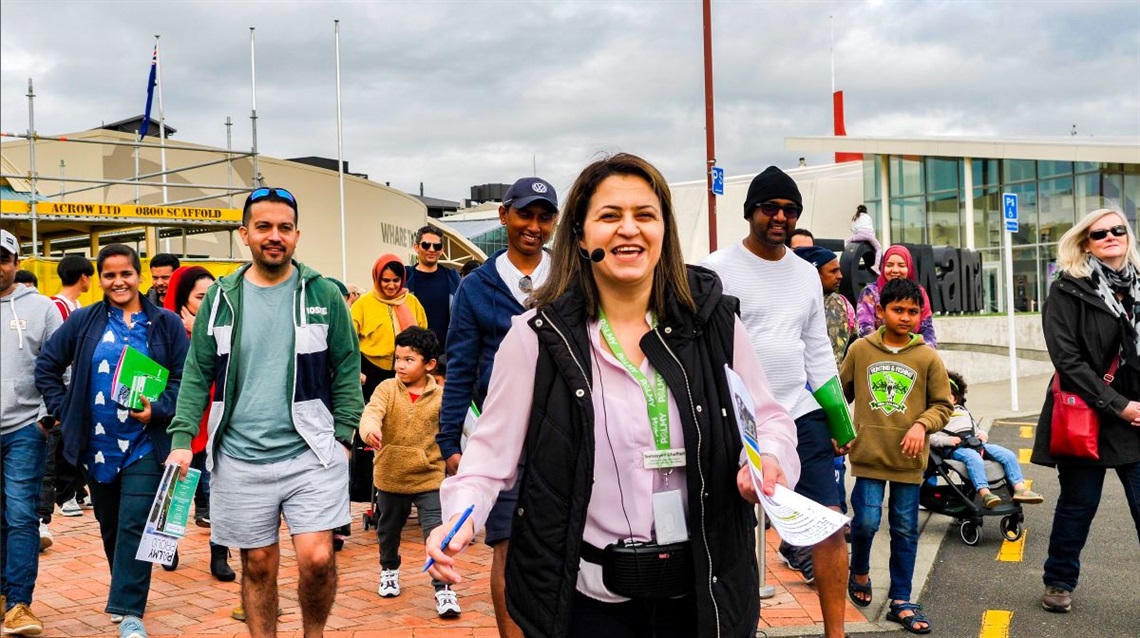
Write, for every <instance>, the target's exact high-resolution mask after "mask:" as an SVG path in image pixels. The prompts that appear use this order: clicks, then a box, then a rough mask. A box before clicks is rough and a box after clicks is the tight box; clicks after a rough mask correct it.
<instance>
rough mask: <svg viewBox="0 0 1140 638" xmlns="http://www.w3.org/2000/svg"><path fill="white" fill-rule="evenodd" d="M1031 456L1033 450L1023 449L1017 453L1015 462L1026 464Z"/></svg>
mask: <svg viewBox="0 0 1140 638" xmlns="http://www.w3.org/2000/svg"><path fill="white" fill-rule="evenodd" d="M1031 456H1033V450H1031V449H1029V448H1027V447H1023V448H1021V449H1020V450H1018V451H1017V460H1018V462H1020V463H1028V462H1029V457H1031Z"/></svg>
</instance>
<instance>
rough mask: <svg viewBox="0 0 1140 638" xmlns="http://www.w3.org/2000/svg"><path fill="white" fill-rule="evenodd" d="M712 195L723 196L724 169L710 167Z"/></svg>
mask: <svg viewBox="0 0 1140 638" xmlns="http://www.w3.org/2000/svg"><path fill="white" fill-rule="evenodd" d="M712 192H713V195H724V169H723V168H721V167H719V166H714V167H712Z"/></svg>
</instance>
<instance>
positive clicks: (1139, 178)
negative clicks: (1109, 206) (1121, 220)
mask: <svg viewBox="0 0 1140 638" xmlns="http://www.w3.org/2000/svg"><path fill="white" fill-rule="evenodd" d="M1138 205H1140V175H1125V176H1124V197H1122V198H1121V202H1120V206H1121V210H1123V211H1124V216H1125V217H1127V218H1128V221H1129V222H1131V223H1132V229H1133V230H1136V207H1137V206H1138Z"/></svg>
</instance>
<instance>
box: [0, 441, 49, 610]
mask: <svg viewBox="0 0 1140 638" xmlns="http://www.w3.org/2000/svg"><path fill="white" fill-rule="evenodd" d="M46 449H47V438H46V437H45V436H44V433H43V430H41V429H40V428H39V426H37V425H36V424H35V423H31V424H29V425H25V426H24V427H22V428H20V429H18V430H16V431H15V432H11V433H8V434H5V435H3V436H0V470H2V477H0V478H2V479H3V486H2V487H3V495H2V496H3V499H2V504H3V507H2V509H0V511H2V513H3V516H2V517H0V572H2V573H3V575H4V578H3V581H4V582H3V594H4V595H5V596H7V603H6V604H7V606H8V607H13V606H15V605H16V604H17V603H24V604H27V605H30V604H32V591H33V590H34V589H35V587H36V577H37V576H38V575H39V571H40V521H39V518H37V517H36V505H37V504H38V503H39V498H40V485H41V484H42V483H43V480H44V460H45V458H46V457H45V450H46ZM5 611H7V610H5Z"/></svg>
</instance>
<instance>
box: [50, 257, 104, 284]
mask: <svg viewBox="0 0 1140 638" xmlns="http://www.w3.org/2000/svg"><path fill="white" fill-rule="evenodd" d="M55 274H57V275H59V281H60V283H62V284H63V285H64V286H74V285H75V284H77V283H79V280H80V279H81V278H82V277H83V275H87V276H88V277H94V276H95V267H94V266H92V265H91V260H89V259H87V258H86V257H84V256H82V255H64V256H63V259H61V260H59V265H58V266H56V267H55Z"/></svg>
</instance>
